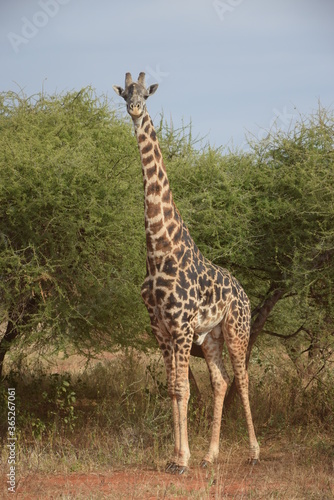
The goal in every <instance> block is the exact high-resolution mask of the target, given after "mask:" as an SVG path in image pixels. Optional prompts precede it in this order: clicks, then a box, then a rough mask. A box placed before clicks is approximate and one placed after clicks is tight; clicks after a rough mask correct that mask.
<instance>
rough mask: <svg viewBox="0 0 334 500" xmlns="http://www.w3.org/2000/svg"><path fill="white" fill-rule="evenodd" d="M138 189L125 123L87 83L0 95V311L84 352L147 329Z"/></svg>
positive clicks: (25, 328)
mask: <svg viewBox="0 0 334 500" xmlns="http://www.w3.org/2000/svg"><path fill="white" fill-rule="evenodd" d="M134 178H135V179H136V182H133V179H134ZM130 184H133V185H134V186H135V189H129V185H130ZM140 188H141V178H140V163H139V161H138V154H137V145H136V143H135V140H134V139H133V138H132V137H131V129H130V127H129V124H128V123H125V122H124V121H122V120H120V119H119V118H118V117H117V116H116V114H115V112H113V111H111V110H110V107H109V104H108V102H107V101H106V100H103V99H98V98H97V97H96V96H95V94H94V93H93V91H92V90H91V89H83V90H81V91H80V92H69V93H67V94H65V95H61V96H51V97H47V96H44V95H42V94H41V95H38V96H33V97H31V98H26V97H25V96H18V95H16V94H13V93H6V94H3V95H2V96H1V109H0V250H1V254H0V276H1V277H2V279H1V283H0V296H1V311H2V314H3V319H5V318H6V317H8V316H10V317H11V318H14V321H15V322H16V325H17V327H18V328H19V329H20V333H21V338H22V335H23V334H24V341H25V342H27V341H28V340H30V341H33V342H34V343H35V342H36V341H38V342H44V343H49V342H50V341H52V343H55V344H56V345H58V346H60V347H64V345H66V344H67V343H68V342H69V341H70V342H73V343H74V344H75V345H76V346H77V348H80V349H85V348H90V347H92V345H94V346H95V347H96V346H97V342H96V340H97V339H98V340H99V346H100V347H102V346H103V345H104V346H105V345H106V344H108V343H109V344H110V342H111V343H113V344H121V345H127V344H128V343H129V342H130V343H131V342H133V341H134V338H135V337H136V335H138V334H139V333H141V332H142V331H143V329H144V325H145V315H144V311H143V308H142V305H141V302H140V295H139V289H138V287H139V285H140V282H141V279H142V277H143V275H144V269H145V264H144V262H145V255H144V245H143V240H144V236H143V234H142V233H143V231H142V227H143V221H142V219H143V217H142V214H141V213H140V212H139V211H138V210H136V208H135V207H137V205H138V199H139V198H140V197H141V189H140ZM130 305H131V306H130ZM129 306H130V307H131V314H129ZM129 331H131V337H130V339H129V338H128V336H127V334H128V333H129Z"/></svg>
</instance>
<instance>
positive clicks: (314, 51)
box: [0, 0, 334, 147]
mask: <svg viewBox="0 0 334 500" xmlns="http://www.w3.org/2000/svg"><path fill="white" fill-rule="evenodd" d="M0 14H1V15H0V56H1V75H0V91H5V90H17V91H18V90H19V87H21V88H23V89H24V91H25V93H26V94H27V95H31V94H33V93H37V92H39V91H41V89H42V88H44V90H45V91H46V92H47V93H54V92H55V91H57V92H63V91H67V90H72V89H80V88H82V87H84V86H87V85H92V86H93V87H94V88H95V89H96V91H97V93H98V94H108V96H110V98H112V99H113V100H114V102H115V104H116V105H120V104H121V103H120V101H119V98H117V96H116V94H114V92H113V90H112V85H113V84H117V85H123V83H124V74H125V72H126V71H130V72H131V73H132V74H133V76H134V77H137V76H138V73H139V72H140V71H145V72H146V74H147V82H148V83H155V82H157V83H159V89H158V91H157V92H156V94H154V96H152V98H151V99H150V100H149V102H148V109H149V111H150V114H151V116H152V118H153V120H155V121H158V120H159V119H160V113H161V112H163V113H164V117H165V119H166V120H167V121H168V122H170V121H171V120H172V122H173V124H174V126H175V127H178V126H180V125H181V123H182V120H183V121H184V123H186V124H187V123H189V121H190V120H191V121H192V126H193V133H194V135H198V136H199V137H204V136H205V141H204V142H210V144H212V145H215V146H220V145H223V146H232V145H233V146H236V147H244V143H245V133H246V131H249V132H250V133H251V134H252V135H254V137H255V138H261V137H264V136H266V135H267V131H268V130H269V128H270V127H271V126H273V124H274V123H276V125H277V126H278V127H280V128H282V129H284V130H286V129H287V128H288V127H289V124H290V122H293V121H294V120H295V119H296V117H298V115H299V114H302V115H305V114H306V115H307V114H309V113H310V112H312V111H313V110H315V109H316V108H317V107H318V101H319V100H320V101H321V103H322V104H323V105H324V106H325V107H332V108H333V105H334V92H333V91H334V29H333V26H334V1H333V0H169V1H167V0H141V1H139V0H137V1H135V0H122V1H118V2H117V1H107V0H94V2H93V1H91V0H1V2H0Z"/></svg>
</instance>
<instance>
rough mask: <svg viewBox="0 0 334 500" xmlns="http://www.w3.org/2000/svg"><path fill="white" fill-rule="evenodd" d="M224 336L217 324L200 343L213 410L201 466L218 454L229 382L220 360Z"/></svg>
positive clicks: (212, 460)
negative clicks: (210, 429) (206, 369)
mask: <svg viewBox="0 0 334 500" xmlns="http://www.w3.org/2000/svg"><path fill="white" fill-rule="evenodd" d="M223 345H224V338H223V335H222V333H221V328H220V326H219V325H218V326H217V327H216V328H215V329H214V330H213V331H212V332H210V333H209V334H208V335H207V337H206V339H205V341H204V342H203V344H202V350H203V353H204V357H205V360H206V363H207V365H208V368H209V372H210V380H211V385H212V389H213V393H214V410H213V421H212V435H211V442H210V447H209V450H208V453H207V454H206V455H205V456H204V458H203V460H202V464H201V465H202V467H206V465H207V464H208V463H212V462H214V460H215V459H216V458H217V457H218V454H219V438H220V427H221V418H222V411H223V405H224V398H225V393H226V389H227V385H228V382H229V379H228V375H227V372H226V370H225V367H224V364H223V361H222V351H223Z"/></svg>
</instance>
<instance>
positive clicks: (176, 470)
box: [165, 462, 188, 476]
mask: <svg viewBox="0 0 334 500" xmlns="http://www.w3.org/2000/svg"><path fill="white" fill-rule="evenodd" d="M187 470H188V467H186V466H185V465H178V464H176V463H175V462H167V464H166V468H165V472H168V474H178V475H180V476H181V475H182V474H184V473H185V472H187Z"/></svg>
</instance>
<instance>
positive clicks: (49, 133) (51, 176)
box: [0, 88, 334, 359]
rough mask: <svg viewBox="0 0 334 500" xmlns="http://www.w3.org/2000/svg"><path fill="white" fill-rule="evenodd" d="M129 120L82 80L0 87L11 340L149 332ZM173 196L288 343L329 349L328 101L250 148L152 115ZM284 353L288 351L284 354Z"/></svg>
mask: <svg viewBox="0 0 334 500" xmlns="http://www.w3.org/2000/svg"><path fill="white" fill-rule="evenodd" d="M131 130H132V127H131V124H130V123H129V122H128V121H126V120H124V119H121V118H120V117H119V116H118V115H117V114H116V112H115V111H113V109H112V106H110V103H109V102H108V101H107V100H105V99H104V98H98V97H97V96H96V95H95V94H94V92H93V91H92V90H91V89H89V88H88V89H83V90H81V91H80V92H68V93H66V94H64V95H54V96H45V95H43V94H40V95H37V96H32V97H30V98H27V97H25V96H22V95H17V94H14V93H12V92H7V93H3V94H1V96H0V132H1V133H0V276H1V280H0V297H1V306H0V314H1V318H0V319H1V321H0V322H1V323H4V322H5V321H6V320H8V319H11V321H12V322H13V324H14V326H15V328H16V330H17V331H18V332H19V340H20V341H21V343H22V344H21V345H22V347H23V348H24V347H25V346H26V345H27V343H31V344H33V345H34V346H36V347H38V346H40V345H49V344H50V343H52V345H54V346H55V347H56V348H58V349H65V350H66V348H67V346H68V345H69V344H74V346H75V347H76V349H78V350H80V351H83V352H87V351H89V350H91V349H95V350H99V349H104V348H109V347H112V346H134V345H135V346H136V347H138V348H144V347H145V346H147V345H149V344H150V342H151V340H148V339H149V338H148V336H147V335H146V333H145V332H146V330H147V329H148V316H147V314H146V310H145V308H144V306H143V304H142V301H141V297H140V285H141V282H142V279H143V277H144V274H145V235H144V230H143V225H144V224H143V210H142V197H143V190H142V179H141V167H140V159H139V154H138V148H137V145H136V141H135V139H134V137H133V134H132V131H131ZM157 131H158V135H159V141H160V143H161V148H162V152H163V156H164V159H165V162H166V164H167V170H168V174H169V177H170V182H171V186H172V190H173V195H174V199H175V201H176V204H177V205H178V207H179V209H180V212H181V214H182V216H183V218H184V220H185V221H186V223H187V224H188V226H189V228H190V232H191V234H192V235H193V238H194V240H195V242H196V243H197V244H198V246H199V247H200V248H201V250H202V251H203V253H204V254H205V255H206V256H207V257H209V258H211V259H212V260H213V261H214V262H216V263H217V264H219V265H222V266H224V267H227V268H229V269H230V270H231V271H232V272H234V274H235V275H236V276H237V278H238V279H239V280H240V281H241V282H242V284H243V285H244V287H245V289H246V291H247V293H248V295H249V296H250V298H251V301H252V306H253V309H254V310H255V311H258V310H259V308H260V307H261V304H262V303H263V301H264V299H265V298H266V297H268V294H270V293H271V292H272V291H273V290H275V289H277V288H279V289H281V290H283V291H284V294H283V296H282V300H280V301H279V304H277V306H276V307H275V310H274V312H273V314H272V315H271V317H270V318H269V321H268V322H267V324H266V331H267V332H270V331H271V332H276V333H277V331H278V333H279V334H280V335H285V336H287V335H291V334H292V333H293V332H296V331H297V330H298V329H299V328H300V327H301V326H303V329H300V331H299V334H298V336H296V337H291V339H290V341H289V343H290V344H289V345H290V347H287V353H288V355H289V356H292V354H291V353H292V351H294V352H296V351H298V352H302V351H303V350H305V349H307V348H309V346H314V345H317V346H318V348H319V339H320V347H321V349H326V350H327V351H326V352H327V353H328V356H327V359H330V353H331V352H332V351H333V346H332V343H333V342H332V341H331V332H332V331H333V304H332V296H333V282H334V275H333V273H334V271H333V269H334V266H333V255H334V195H333V189H332V186H333V184H334V168H333V144H334V138H333V134H334V132H333V131H334V118H333V113H332V112H330V111H326V110H324V109H322V108H321V107H319V110H318V111H317V112H316V113H314V114H313V115H311V116H310V117H308V118H301V120H300V121H299V123H297V124H296V126H295V128H294V129H293V130H292V131H291V132H289V133H287V134H285V133H281V132H279V131H276V132H274V133H272V134H269V136H268V138H267V139H266V140H263V141H259V142H255V143H253V144H250V146H251V150H250V151H249V152H247V153H245V152H228V153H224V152H223V151H222V150H221V149H212V148H211V147H210V146H206V147H204V148H203V149H201V150H199V149H196V147H195V146H196V140H194V139H193V137H192V132H191V125H189V126H188V127H183V128H181V129H179V130H175V129H173V128H172V127H168V125H167V124H166V122H165V121H164V119H163V117H162V118H161V121H160V125H159V126H158V127H157ZM322 352H323V351H322ZM292 357H293V356H292Z"/></svg>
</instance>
